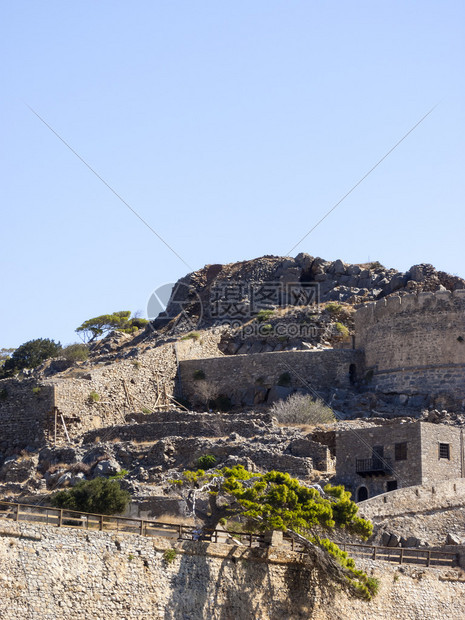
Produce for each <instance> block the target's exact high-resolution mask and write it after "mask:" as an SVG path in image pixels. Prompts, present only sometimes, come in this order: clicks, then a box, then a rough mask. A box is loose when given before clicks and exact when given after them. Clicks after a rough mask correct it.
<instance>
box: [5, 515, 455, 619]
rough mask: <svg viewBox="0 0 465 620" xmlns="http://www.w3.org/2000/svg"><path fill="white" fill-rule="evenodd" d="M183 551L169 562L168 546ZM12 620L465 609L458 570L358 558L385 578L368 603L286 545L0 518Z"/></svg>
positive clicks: (442, 614) (364, 615)
mask: <svg viewBox="0 0 465 620" xmlns="http://www.w3.org/2000/svg"><path fill="white" fill-rule="evenodd" d="M172 545H174V546H175V547H176V549H177V554H176V557H175V558H174V560H173V561H172V562H166V561H165V560H164V559H163V553H164V551H165V550H166V549H170V548H172ZM0 563H1V567H2V570H1V571H0V591H1V596H0V617H1V618H4V619H5V620H17V618H35V619H37V620H91V619H92V620H94V619H105V620H121V619H123V618H124V619H125V620H132V619H134V620H136V619H139V618H145V619H147V620H179V619H180V618H189V619H190V620H204V619H205V618H209V619H211V620H233V619H236V620H249V619H251V618H260V620H282V619H283V618H302V619H304V618H314V619H315V620H347V618H360V619H361V620H363V619H367V620H368V618H369V619H370V620H393V619H394V618H399V617H402V618H411V619H412V620H427V619H431V620H432V619H436V618H444V619H446V618H451V619H452V618H458V617H463V616H465V581H463V579H462V580H460V578H459V577H458V576H457V574H456V573H455V572H454V571H451V569H447V570H446V569H432V568H430V569H424V568H421V567H416V566H405V567H403V571H402V572H399V571H398V567H397V566H394V565H390V564H388V563H386V562H370V561H363V560H357V565H358V566H360V567H361V568H363V569H365V570H367V571H368V572H369V573H370V574H372V575H373V576H374V577H376V578H378V579H379V580H380V590H379V594H378V595H377V596H376V597H375V598H374V599H373V601H371V602H365V601H362V600H359V599H354V598H348V596H347V595H346V594H345V593H344V592H342V591H341V590H340V587H337V586H335V585H334V583H332V582H331V581H329V579H328V577H327V575H326V574H325V573H324V572H323V571H322V570H321V569H319V568H318V565H317V564H316V563H315V561H314V560H312V559H311V558H307V557H305V556H304V557H301V556H300V554H298V553H292V552H291V551H286V550H285V549H283V548H269V549H258V548H256V549H248V548H247V547H235V546H231V545H221V544H215V545H213V544H208V543H193V542H176V541H171V542H170V541H169V540H167V539H161V538H145V537H140V536H136V535H131V534H129V535H119V536H116V535H114V534H111V533H108V532H96V531H82V532H81V531H76V530H67V529H66V528H56V527H51V526H38V525H37V526H35V525H33V524H29V523H14V522H12V521H10V520H2V524H1V527H0Z"/></svg>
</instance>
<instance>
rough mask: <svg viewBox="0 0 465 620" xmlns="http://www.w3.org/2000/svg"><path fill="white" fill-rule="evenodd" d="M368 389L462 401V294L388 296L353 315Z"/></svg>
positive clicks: (464, 376)
mask: <svg viewBox="0 0 465 620" xmlns="http://www.w3.org/2000/svg"><path fill="white" fill-rule="evenodd" d="M355 330H356V347H357V348H358V349H363V350H364V351H365V357H366V359H365V362H366V368H367V370H370V369H372V370H373V371H374V372H373V380H372V388H373V389H375V390H379V391H381V392H399V393H405V394H415V393H423V394H424V393H432V394H441V393H449V394H452V395H454V396H455V397H458V398H464V397H465V290H457V291H454V292H450V291H443V292H437V293H418V294H414V295H406V296H402V297H401V296H391V297H387V298H385V299H382V300H381V301H378V302H376V303H373V304H367V305H366V306H363V307H362V308H360V309H359V310H358V311H357V312H356V314H355Z"/></svg>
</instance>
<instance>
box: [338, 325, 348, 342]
mask: <svg viewBox="0 0 465 620" xmlns="http://www.w3.org/2000/svg"><path fill="white" fill-rule="evenodd" d="M336 331H337V332H338V334H339V335H340V336H341V337H342V338H343V339H344V340H346V339H347V338H348V337H349V328H348V327H347V326H346V325H344V323H339V322H338V323H336Z"/></svg>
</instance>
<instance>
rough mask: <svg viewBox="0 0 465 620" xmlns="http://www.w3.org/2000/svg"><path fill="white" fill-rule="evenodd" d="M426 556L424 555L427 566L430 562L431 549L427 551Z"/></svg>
mask: <svg viewBox="0 0 465 620" xmlns="http://www.w3.org/2000/svg"><path fill="white" fill-rule="evenodd" d="M426 553H427V557H426V566H429V565H430V564H431V551H427V552H426Z"/></svg>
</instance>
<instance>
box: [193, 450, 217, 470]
mask: <svg viewBox="0 0 465 620" xmlns="http://www.w3.org/2000/svg"><path fill="white" fill-rule="evenodd" d="M215 465H216V456H213V454H204V455H203V456H200V457H199V458H198V459H197V463H196V466H197V469H204V470H207V469H211V468H212V467H215Z"/></svg>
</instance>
